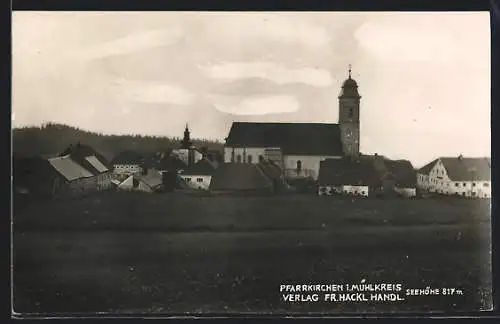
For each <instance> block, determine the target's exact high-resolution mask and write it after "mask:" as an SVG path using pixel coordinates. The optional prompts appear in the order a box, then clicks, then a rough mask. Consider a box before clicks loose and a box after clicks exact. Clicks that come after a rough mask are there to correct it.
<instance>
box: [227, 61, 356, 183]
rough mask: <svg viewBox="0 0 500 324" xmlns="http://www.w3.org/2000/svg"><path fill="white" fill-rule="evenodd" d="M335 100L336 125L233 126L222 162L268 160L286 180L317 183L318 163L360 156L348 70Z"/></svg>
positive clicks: (235, 123) (353, 84)
mask: <svg viewBox="0 0 500 324" xmlns="http://www.w3.org/2000/svg"><path fill="white" fill-rule="evenodd" d="M338 99H339V119H338V124H327V123H254V122H234V123H233V124H232V126H231V129H230V131H229V135H228V136H227V137H226V143H225V146H224V162H225V163H258V162H259V161H263V160H271V161H273V162H275V163H276V164H278V165H279V166H280V167H281V168H282V169H283V170H284V173H285V177H286V178H309V179H314V180H317V179H318V174H319V167H320V162H321V161H323V160H325V159H340V158H342V157H349V156H350V157H356V156H358V155H359V154H360V152H359V145H360V101H361V96H360V95H359V92H358V84H357V82H356V81H355V80H354V79H353V78H352V77H351V66H349V76H348V78H347V79H346V80H345V81H344V82H343V84H342V89H341V92H340V95H339V97H338Z"/></svg>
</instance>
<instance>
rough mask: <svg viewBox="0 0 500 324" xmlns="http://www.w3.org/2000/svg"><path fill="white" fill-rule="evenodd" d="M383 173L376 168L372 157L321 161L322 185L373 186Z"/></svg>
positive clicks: (320, 180)
mask: <svg viewBox="0 0 500 324" xmlns="http://www.w3.org/2000/svg"><path fill="white" fill-rule="evenodd" d="M382 176H383V175H382V174H381V173H380V172H378V171H377V170H376V169H375V165H374V163H373V160H371V159H356V160H351V159H348V158H342V159H326V160H324V161H321V162H320V168H319V175H318V181H319V184H320V185H331V186H340V185H352V186H373V185H376V184H378V182H379V181H380V179H381V177H382Z"/></svg>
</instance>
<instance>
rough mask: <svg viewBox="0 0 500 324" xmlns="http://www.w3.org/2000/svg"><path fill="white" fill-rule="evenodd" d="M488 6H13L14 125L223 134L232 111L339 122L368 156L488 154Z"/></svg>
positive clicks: (421, 160) (242, 115)
mask: <svg viewBox="0 0 500 324" xmlns="http://www.w3.org/2000/svg"><path fill="white" fill-rule="evenodd" d="M490 61H491V59H490V22H489V13H488V12H439V13H438V12H436V13H430V12H427V13H425V12H422V13H418V12H411V13H410V12H408V13H404V12H392V13H389V12H387V13H384V12H363V13H356V12H247V13H245V12H49V11H46V12H36V11H23V12H13V18H12V84H13V87H12V123H13V127H20V126H27V125H41V124H42V123H46V122H57V123H64V124H68V125H71V126H76V127H80V128H82V129H86V130H89V131H96V132H102V133H106V134H142V135H157V136H177V137H181V136H182V133H183V130H184V127H185V125H186V123H188V124H189V128H190V130H191V134H192V137H195V138H207V139H214V140H220V141H223V140H224V138H225V137H226V136H227V134H228V131H229V128H230V126H231V123H232V122H233V121H262V122H318V123H337V122H338V95H339V92H340V87H341V85H342V82H343V81H344V80H345V79H346V78H347V76H348V72H347V70H348V65H349V64H351V65H352V76H353V78H354V79H355V80H356V81H357V83H358V85H359V92H360V94H361V96H362V98H361V108H360V114H361V142H360V149H361V152H362V153H365V154H373V153H378V154H383V155H386V156H388V157H391V158H398V159H409V160H410V161H412V162H413V164H414V165H415V166H421V165H423V164H425V163H427V162H429V161H430V160H432V159H434V158H436V157H438V156H458V155H459V154H463V155H464V156H490V151H491V145H490V143H491V140H490V137H491V130H490V110H491V102H490V94H491V81H490V80H491V78H490Z"/></svg>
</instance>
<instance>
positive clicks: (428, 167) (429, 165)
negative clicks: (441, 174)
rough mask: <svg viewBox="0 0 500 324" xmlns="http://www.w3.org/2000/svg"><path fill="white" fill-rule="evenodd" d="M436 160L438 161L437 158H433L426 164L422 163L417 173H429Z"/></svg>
mask: <svg viewBox="0 0 500 324" xmlns="http://www.w3.org/2000/svg"><path fill="white" fill-rule="evenodd" d="M437 161H438V159H435V160H432V161H431V162H429V163H427V164H426V165H424V166H423V167H421V168H420V169H418V173H420V174H425V175H429V173H430V172H431V170H432V168H433V167H434V165H435V164H436V163H437Z"/></svg>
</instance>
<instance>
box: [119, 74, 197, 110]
mask: <svg viewBox="0 0 500 324" xmlns="http://www.w3.org/2000/svg"><path fill="white" fill-rule="evenodd" d="M110 93H112V94H113V95H114V96H115V97H118V98H119V99H120V100H122V101H127V100H130V101H135V102H143V103H171V104H177V105H189V104H191V103H192V102H193V101H194V95H193V94H192V93H191V92H189V91H187V90H186V89H184V88H182V87H179V86H174V85H169V84H164V83H159V82H143V81H130V80H125V79H116V80H114V81H112V83H111V84H110Z"/></svg>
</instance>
